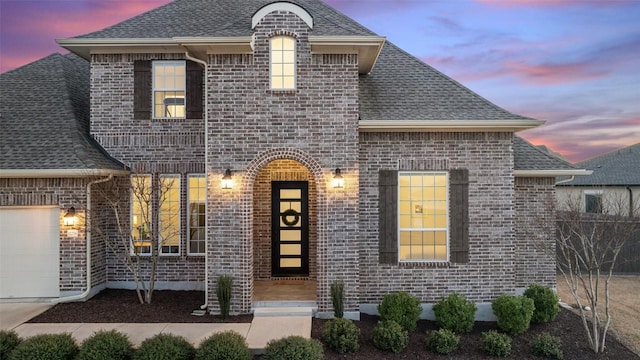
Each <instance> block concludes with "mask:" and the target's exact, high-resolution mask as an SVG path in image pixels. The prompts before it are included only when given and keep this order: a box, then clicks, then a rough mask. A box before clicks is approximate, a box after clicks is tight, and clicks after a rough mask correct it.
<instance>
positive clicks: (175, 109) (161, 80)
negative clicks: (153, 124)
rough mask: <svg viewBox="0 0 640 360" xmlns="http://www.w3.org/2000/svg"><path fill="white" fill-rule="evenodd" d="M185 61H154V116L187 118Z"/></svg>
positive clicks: (156, 117) (160, 117) (158, 117)
mask: <svg viewBox="0 0 640 360" xmlns="http://www.w3.org/2000/svg"><path fill="white" fill-rule="evenodd" d="M185 88H186V75H185V62H184V61H154V62H153V117H154V118H155V119H184V118H185Z"/></svg>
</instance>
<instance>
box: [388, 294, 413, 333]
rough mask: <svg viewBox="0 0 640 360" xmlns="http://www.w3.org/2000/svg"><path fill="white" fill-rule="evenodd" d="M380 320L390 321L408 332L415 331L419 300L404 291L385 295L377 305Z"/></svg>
mask: <svg viewBox="0 0 640 360" xmlns="http://www.w3.org/2000/svg"><path fill="white" fill-rule="evenodd" d="M378 313H379V314H380V320H382V321H388V320H392V321H395V322H396V323H398V324H399V325H400V326H402V328H403V329H405V330H406V331H408V332H412V331H414V330H415V329H416V326H417V324H418V320H419V319H420V313H422V306H420V300H419V299H418V298H417V297H415V296H411V295H409V294H408V293H406V292H404V291H400V292H397V293H393V294H387V295H385V296H384V298H383V299H382V303H380V305H378Z"/></svg>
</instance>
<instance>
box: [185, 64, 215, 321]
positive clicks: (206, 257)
mask: <svg viewBox="0 0 640 360" xmlns="http://www.w3.org/2000/svg"><path fill="white" fill-rule="evenodd" d="M184 56H185V57H186V58H187V59H188V60H191V61H194V62H197V63H198V64H200V65H202V67H203V68H204V176H205V179H207V178H208V177H209V174H208V172H207V164H209V85H208V81H207V79H208V76H207V63H206V62H205V61H202V60H200V59H198V58H194V57H193V56H191V55H189V51H185V52H184ZM208 183H209V182H208V181H207V184H208ZM204 193H205V199H206V201H205V203H204V211H205V214H209V186H207V187H205V189H204ZM205 219H206V217H205ZM204 233H205V244H207V245H208V241H206V239H208V237H209V221H205V223H204ZM208 306H209V249H208V246H205V250H204V304H202V305H200V309H201V310H206V309H207V307H208Z"/></svg>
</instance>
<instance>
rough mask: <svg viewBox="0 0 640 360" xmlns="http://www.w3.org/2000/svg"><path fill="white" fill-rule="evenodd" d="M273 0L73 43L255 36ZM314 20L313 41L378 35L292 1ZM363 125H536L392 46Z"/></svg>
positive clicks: (368, 81) (161, 18)
mask: <svg viewBox="0 0 640 360" xmlns="http://www.w3.org/2000/svg"><path fill="white" fill-rule="evenodd" d="M272 2H274V1H273V0H242V1H238V0H176V1H174V2H171V3H169V4H166V5H164V6H161V7H159V8H156V9H154V10H151V11H149V12H146V13H144V14H141V15H139V16H136V17H134V18H131V19H129V20H126V21H123V22H121V23H119V24H116V25H113V26H110V27H108V28H106V29H104V30H100V31H97V32H93V33H90V34H86V35H82V36H78V37H75V38H74V39H88V40H95V39H131V38H143V39H146V38H149V39H150V38H173V37H191V36H194V37H228V36H251V35H252V34H253V30H252V29H251V17H252V15H253V14H254V13H255V12H256V11H258V10H259V9H260V8H261V7H263V6H265V5H267V4H269V3H272ZM291 2H292V3H295V4H298V5H299V6H301V7H303V8H304V9H305V10H307V11H308V12H309V13H310V14H311V15H312V16H313V23H314V26H313V29H312V30H311V31H310V36H311V35H312V36H378V35H376V34H375V33H374V32H372V31H370V30H368V29H367V28H365V27H363V26H362V25H360V24H359V23H358V22H356V21H355V20H353V19H351V18H349V17H348V16H346V15H344V14H342V13H340V12H338V11H337V10H335V9H333V8H332V7H330V6H329V5H327V4H325V3H324V2H322V1H319V0H296V1H291ZM359 91H360V93H359V94H360V119H361V120H374V121H375V120H436V121H441V120H445V121H446V120H511V121H513V120H532V121H535V120H534V119H531V118H528V117H524V116H521V115H516V114H513V113H510V112H508V111H506V110H504V109H502V108H500V107H498V106H496V105H495V104H493V103H491V102H489V101H487V100H486V99H484V98H483V97H481V96H479V95H478V94H476V93H474V92H473V91H471V90H469V89H468V88H466V87H464V86H462V85H461V84H460V83H458V82H457V81H455V80H453V79H451V78H449V77H448V76H446V75H444V74H442V73H441V72H439V71H437V70H435V69H434V68H432V67H431V66H429V65H427V64H425V63H424V62H422V61H421V60H419V59H417V58H416V57H414V56H412V55H410V54H408V53H406V52H405V51H403V50H401V49H400V48H398V47H397V46H395V45H393V44H392V43H389V42H387V43H386V44H385V45H384V47H383V49H382V52H381V54H380V56H379V58H378V60H377V62H376V65H375V67H374V68H373V70H372V71H371V72H370V73H369V74H367V75H361V76H360V87H359Z"/></svg>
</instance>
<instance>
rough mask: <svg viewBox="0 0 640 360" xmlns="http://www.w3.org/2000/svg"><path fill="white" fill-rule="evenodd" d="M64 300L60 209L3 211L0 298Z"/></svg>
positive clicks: (7, 209)
mask: <svg viewBox="0 0 640 360" xmlns="http://www.w3.org/2000/svg"><path fill="white" fill-rule="evenodd" d="M58 296H60V209H59V208H57V207H56V208H52V207H29V208H3V207H0V298H27V297H58Z"/></svg>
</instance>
